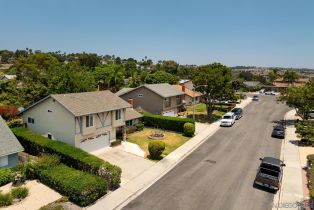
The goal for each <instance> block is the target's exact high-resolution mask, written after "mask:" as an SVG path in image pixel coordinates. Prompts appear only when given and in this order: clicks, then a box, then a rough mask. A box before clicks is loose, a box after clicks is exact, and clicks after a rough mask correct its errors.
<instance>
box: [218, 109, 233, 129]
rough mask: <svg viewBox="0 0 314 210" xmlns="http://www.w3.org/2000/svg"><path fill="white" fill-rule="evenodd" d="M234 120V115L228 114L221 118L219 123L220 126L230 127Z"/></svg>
mask: <svg viewBox="0 0 314 210" xmlns="http://www.w3.org/2000/svg"><path fill="white" fill-rule="evenodd" d="M235 120H236V115H235V114H234V113H233V112H228V113H226V114H225V115H224V116H222V118H221V121H220V126H229V127H231V126H232V125H233V124H234V123H235Z"/></svg>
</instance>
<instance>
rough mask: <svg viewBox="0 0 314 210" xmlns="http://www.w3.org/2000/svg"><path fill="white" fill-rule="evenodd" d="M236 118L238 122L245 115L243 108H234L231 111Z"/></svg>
mask: <svg viewBox="0 0 314 210" xmlns="http://www.w3.org/2000/svg"><path fill="white" fill-rule="evenodd" d="M231 112H233V113H234V114H235V116H236V120H238V119H240V118H241V117H242V115H243V110H242V109H241V108H234V109H232V110H231Z"/></svg>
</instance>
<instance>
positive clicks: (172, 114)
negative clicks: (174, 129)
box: [162, 110, 175, 117]
mask: <svg viewBox="0 0 314 210" xmlns="http://www.w3.org/2000/svg"><path fill="white" fill-rule="evenodd" d="M162 115H163V116H170V117H175V113H174V111H173V110H172V111H166V112H163V113H162Z"/></svg>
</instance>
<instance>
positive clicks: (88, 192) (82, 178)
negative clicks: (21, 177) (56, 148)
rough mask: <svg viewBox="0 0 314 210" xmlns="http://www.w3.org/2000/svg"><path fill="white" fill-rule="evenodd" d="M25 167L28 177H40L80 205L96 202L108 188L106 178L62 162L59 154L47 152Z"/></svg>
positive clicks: (43, 181)
mask: <svg viewBox="0 0 314 210" xmlns="http://www.w3.org/2000/svg"><path fill="white" fill-rule="evenodd" d="M25 168H26V169H25V171H26V176H27V178H28V179H39V180H40V181H41V182H42V183H43V184H45V185H47V186H49V187H51V188H52V189H54V190H56V191H57V192H59V193H61V194H62V195H65V196H67V197H68V198H69V200H70V201H72V202H74V203H76V204H78V205H80V206H87V205H89V204H91V203H93V202H95V201H96V200H97V199H99V198H100V197H102V196H103V195H105V194H106V193H107V190H108V184H107V181H106V180H105V179H103V178H102V177H100V176H96V175H94V174H90V173H87V172H83V171H80V170H76V169H74V168H70V167H68V166H66V165H64V164H62V163H60V159H59V157H58V156H57V155H47V154H45V155H43V156H41V157H39V158H38V161H37V162H32V163H27V164H26V165H25Z"/></svg>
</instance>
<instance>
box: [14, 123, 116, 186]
mask: <svg viewBox="0 0 314 210" xmlns="http://www.w3.org/2000/svg"><path fill="white" fill-rule="evenodd" d="M12 131H13V133H14V134H15V136H16V137H17V138H18V140H19V141H20V143H21V144H22V146H23V147H24V150H25V152H27V153H29V154H31V155H36V156H38V155H41V154H44V153H49V154H56V155H58V156H59V157H60V160H61V162H62V163H63V164H65V165H67V166H69V167H72V168H75V169H78V170H82V171H85V172H89V173H92V174H96V175H99V176H102V177H104V178H105V179H106V180H107V181H108V183H109V187H110V189H116V188H118V187H119V184H120V181H121V168H119V167H118V166H115V165H112V164H110V163H109V162H106V161H103V160H102V159H100V158H98V157H96V156H94V155H91V154H89V153H87V152H85V151H83V150H81V149H79V148H75V147H73V146H71V145H69V144H66V143H63V142H61V141H53V140H51V139H49V138H46V137H43V136H41V135H39V134H37V133H35V132H32V131H30V130H28V129H26V128H12Z"/></svg>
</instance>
